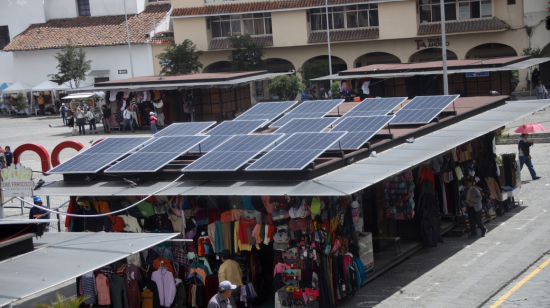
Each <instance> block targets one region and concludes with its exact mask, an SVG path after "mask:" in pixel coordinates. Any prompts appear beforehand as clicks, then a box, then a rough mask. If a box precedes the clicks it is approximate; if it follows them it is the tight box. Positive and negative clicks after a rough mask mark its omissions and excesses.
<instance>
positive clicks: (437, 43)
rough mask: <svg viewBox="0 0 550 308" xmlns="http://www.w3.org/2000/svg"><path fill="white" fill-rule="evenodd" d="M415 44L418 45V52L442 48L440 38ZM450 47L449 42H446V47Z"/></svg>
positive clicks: (417, 41)
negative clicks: (422, 49)
mask: <svg viewBox="0 0 550 308" xmlns="http://www.w3.org/2000/svg"><path fill="white" fill-rule="evenodd" d="M414 42H415V43H416V50H420V48H441V46H442V41H441V39H440V38H433V39H423V40H415V41H414ZM449 45H451V44H450V43H449V42H445V46H449Z"/></svg>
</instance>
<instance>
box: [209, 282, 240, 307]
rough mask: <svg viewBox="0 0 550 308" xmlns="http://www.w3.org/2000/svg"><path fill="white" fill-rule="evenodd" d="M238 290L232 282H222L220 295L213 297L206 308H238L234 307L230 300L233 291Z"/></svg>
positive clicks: (219, 290) (219, 287)
mask: <svg viewBox="0 0 550 308" xmlns="http://www.w3.org/2000/svg"><path fill="white" fill-rule="evenodd" d="M236 289H237V286H236V285H234V284H231V282H229V281H227V280H225V281H222V282H220V285H219V286H218V293H216V295H214V296H212V298H211V299H210V301H209V302H208V306H206V308H237V307H236V306H233V304H231V302H230V300H229V298H230V297H231V294H232V293H233V290H236Z"/></svg>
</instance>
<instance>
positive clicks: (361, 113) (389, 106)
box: [334, 97, 407, 124]
mask: <svg viewBox="0 0 550 308" xmlns="http://www.w3.org/2000/svg"><path fill="white" fill-rule="evenodd" d="M405 100H407V98H406V97H387V98H367V99H365V100H364V101H362V102H361V103H359V104H358V105H357V106H355V107H353V108H352V109H351V110H350V111H348V112H346V114H344V115H343V116H342V117H341V118H340V119H339V120H338V121H336V123H334V124H338V123H340V121H341V120H342V119H344V118H347V117H368V116H374V115H387V114H388V113H390V112H391V111H392V110H394V109H395V108H396V107H397V106H399V105H400V104H402V103H403V102H404V101H405Z"/></svg>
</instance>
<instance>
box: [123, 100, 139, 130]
mask: <svg viewBox="0 0 550 308" xmlns="http://www.w3.org/2000/svg"><path fill="white" fill-rule="evenodd" d="M123 117H124V127H123V128H122V131H125V130H126V125H128V124H129V125H130V129H131V130H132V133H135V132H136V131H135V130H134V127H133V126H132V111H131V110H130V106H128V107H126V109H125V110H124V114H123Z"/></svg>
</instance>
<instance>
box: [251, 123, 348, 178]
mask: <svg viewBox="0 0 550 308" xmlns="http://www.w3.org/2000/svg"><path fill="white" fill-rule="evenodd" d="M345 134H346V133H345V132H328V133H295V134H293V135H292V136H290V138H288V139H287V140H285V141H284V142H282V143H281V144H279V145H278V146H276V147H275V148H274V149H273V150H271V151H269V152H268V153H267V154H265V155H264V156H262V157H261V158H260V159H258V160H257V161H256V162H254V163H253V164H252V165H250V166H248V168H246V169H245V170H246V171H275V170H278V171H283V170H290V171H299V170H302V169H304V168H305V167H306V166H307V165H308V164H309V163H311V162H312V161H313V160H314V159H315V158H317V157H318V156H319V155H321V154H322V153H323V152H324V151H326V150H327V149H328V148H329V147H330V145H331V144H333V143H335V142H336V141H338V140H339V139H340V138H342V137H343V136H344V135H345Z"/></svg>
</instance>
